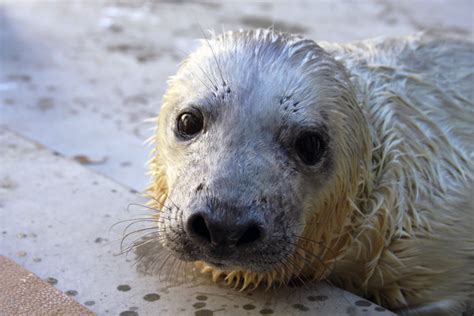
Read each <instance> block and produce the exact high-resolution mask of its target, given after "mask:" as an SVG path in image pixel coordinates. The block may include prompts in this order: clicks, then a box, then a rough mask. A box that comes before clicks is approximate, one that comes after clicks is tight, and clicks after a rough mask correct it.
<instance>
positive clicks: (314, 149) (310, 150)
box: [295, 133, 326, 166]
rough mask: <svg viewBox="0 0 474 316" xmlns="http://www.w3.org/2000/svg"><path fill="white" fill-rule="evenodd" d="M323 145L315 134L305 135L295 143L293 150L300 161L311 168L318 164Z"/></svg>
mask: <svg viewBox="0 0 474 316" xmlns="http://www.w3.org/2000/svg"><path fill="white" fill-rule="evenodd" d="M325 147H326V145H325V143H324V140H323V139H322V137H321V135H319V134H317V133H305V134H303V135H301V136H300V137H299V138H298V139H297V140H296V142H295V149H296V152H297V153H298V156H299V157H300V159H301V160H302V161H303V162H304V163H305V164H307V165H309V166H312V165H314V164H316V163H317V162H319V161H320V160H321V158H322V156H323V154H324V151H325Z"/></svg>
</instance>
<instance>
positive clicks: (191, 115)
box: [177, 111, 204, 139]
mask: <svg viewBox="0 0 474 316" xmlns="http://www.w3.org/2000/svg"><path fill="white" fill-rule="evenodd" d="M203 125H204V118H203V116H202V113H201V112H200V111H192V112H184V113H181V114H180V115H179V116H178V120H177V129H178V134H179V135H180V136H181V137H184V138H187V139H189V138H191V137H193V136H195V135H196V134H197V133H199V132H200V131H201V130H202V128H203Z"/></svg>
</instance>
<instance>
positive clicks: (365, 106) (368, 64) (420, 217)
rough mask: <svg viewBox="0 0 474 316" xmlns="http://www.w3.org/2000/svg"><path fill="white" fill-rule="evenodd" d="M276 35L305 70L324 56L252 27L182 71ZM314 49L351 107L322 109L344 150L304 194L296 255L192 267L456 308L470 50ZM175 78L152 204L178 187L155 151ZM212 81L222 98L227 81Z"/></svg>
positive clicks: (382, 45) (467, 154) (468, 172)
mask: <svg viewBox="0 0 474 316" xmlns="http://www.w3.org/2000/svg"><path fill="white" fill-rule="evenodd" d="M272 43H273V44H275V43H276V44H278V45H285V46H286V48H285V49H286V50H284V49H283V51H279V52H277V53H276V54H280V55H282V57H281V58H282V59H283V57H285V56H286V57H288V56H293V57H294V58H296V57H298V58H297V59H298V60H300V61H301V63H300V64H292V65H291V67H294V68H297V69H301V68H303V69H304V68H307V71H309V70H310V69H311V67H313V66H314V65H312V64H311V63H315V61H314V60H313V59H314V58H319V56H321V55H325V54H326V53H325V52H324V51H323V50H321V49H320V48H319V47H318V46H316V45H315V44H314V43H313V42H312V41H309V40H305V39H302V38H299V37H295V36H289V35H284V34H278V33H273V32H272V31H267V30H258V31H254V32H242V33H228V34H226V35H223V36H221V37H214V38H212V39H211V40H209V41H204V42H203V43H202V46H201V48H200V49H199V50H198V52H197V53H195V54H194V55H191V56H190V58H189V59H188V60H187V61H186V62H185V63H184V66H183V68H185V67H186V64H189V63H193V62H194V61H197V62H200V61H201V60H207V61H208V62H209V63H212V64H208V65H206V64H202V66H201V67H202V68H203V69H205V70H202V72H203V73H205V75H206V76H207V77H210V78H212V79H214V80H215V81H216V82H220V79H223V78H222V77H225V70H224V71H223V70H222V69H218V68H219V62H220V63H221V64H222V63H224V62H225V57H222V56H221V54H224V53H225V51H226V50H228V49H232V47H233V46H232V45H235V46H236V47H237V48H239V45H251V46H252V49H256V48H258V46H259V45H262V47H264V46H266V45H267V47H272V46H271V45H272ZM264 44H265V45H264ZM320 46H321V47H322V48H323V49H324V50H325V51H326V52H327V53H328V54H329V55H330V56H326V57H324V58H323V59H325V58H328V59H330V61H329V62H327V63H326V64H325V63H324V61H321V60H319V62H322V64H318V65H316V66H317V67H320V66H321V65H322V66H327V67H333V68H338V70H337V71H335V72H333V71H332V70H331V69H329V70H328V71H322V72H321V73H320V76H328V77H331V76H334V78H335V81H334V85H336V86H339V87H340V88H341V90H343V91H347V93H346V94H345V95H344V96H342V97H341V96H339V97H340V98H339V99H338V100H339V101H341V100H342V101H341V102H346V103H347V104H346V105H347V106H345V107H344V109H341V110H340V111H339V109H338V111H334V112H337V113H332V111H331V108H328V113H327V115H328V120H331V126H330V127H329V130H328V133H330V134H331V133H332V134H331V136H332V139H331V141H332V142H333V145H334V146H336V145H337V146H339V145H340V147H338V148H335V149H334V151H335V156H334V157H336V158H335V159H334V160H335V161H333V163H334V166H333V167H332V168H333V171H332V173H331V175H330V176H328V182H330V183H326V184H325V187H324V189H321V191H318V192H317V193H314V196H315V198H313V199H306V200H305V202H304V213H303V214H302V215H303V216H302V218H298V219H293V220H296V223H301V224H302V225H303V226H302V229H301V230H300V231H295V232H294V233H295V234H296V233H297V234H298V236H299V237H295V239H294V240H295V241H296V242H297V244H298V246H297V247H295V248H293V250H294V254H293V255H290V256H289V257H288V260H286V261H285V260H279V261H278V262H280V264H275V265H274V269H272V270H270V271H267V272H250V271H240V270H235V271H228V270H219V269H217V268H215V267H212V266H209V265H207V264H206V263H204V262H198V263H197V264H198V266H199V267H200V268H201V269H202V270H203V271H204V272H211V273H212V275H213V278H214V279H215V280H216V281H217V280H219V279H221V278H224V279H225V280H226V281H227V282H228V283H229V284H234V285H235V286H236V287H239V288H242V289H244V288H247V287H256V286H258V285H260V284H265V285H266V286H270V285H271V284H272V283H280V282H282V283H287V282H288V281H289V280H291V279H293V278H295V277H298V276H306V277H312V278H314V279H327V280H330V281H331V282H333V283H335V284H337V285H339V286H341V287H343V288H345V289H347V290H349V291H352V292H354V293H357V294H359V295H363V296H365V297H368V298H370V299H372V300H374V301H375V302H377V303H379V304H381V305H384V306H386V307H388V308H390V309H401V310H400V311H401V312H402V313H413V314H416V313H420V314H431V313H434V312H438V313H439V314H451V313H455V312H458V313H459V312H461V311H462V310H463V309H464V308H465V307H466V305H467V303H468V302H470V301H472V299H473V293H474V290H473V288H474V251H473V250H474V240H473V233H472V227H474V209H473V208H474V207H473V198H472V194H473V192H474V191H473V175H474V169H473V164H472V158H473V156H474V142H473V141H472V135H473V134H474V129H473V127H472V126H474V107H473V102H474V101H473V100H474V96H473V90H474V89H473V81H474V75H473V70H474V51H473V50H474V49H473V47H474V46H473V45H472V44H471V43H465V42H460V41H455V40H449V39H437V38H431V37H430V36H427V35H417V36H412V37H405V38H397V39H378V40H370V41H365V42H359V43H353V44H347V45H337V44H330V43H320ZM256 51H258V49H256ZM199 54H201V55H203V54H204V55H205V54H207V55H208V58H207V59H203V57H202V56H201V55H199ZM305 54H306V55H305ZM295 56H296V57H295ZM273 57H275V56H273ZM313 57H314V58H313ZM278 58H279V56H277V57H276V58H275V61H278ZM332 58H333V59H334V60H336V61H337V62H333V61H334V60H333V59H332ZM215 61H217V63H214V62H215ZM316 63H317V62H316ZM316 66H315V67H316ZM323 68H324V67H323ZM207 69H213V70H214V71H213V72H210V71H208V70H207ZM222 72H224V74H223V73H222ZM285 75H286V74H285ZM282 76H283V74H282ZM329 79H331V78H329ZM329 79H328V80H329ZM174 80H175V79H171V81H170V83H169V89H168V91H167V94H166V95H165V97H164V101H163V105H162V109H161V113H160V118H159V119H158V125H159V126H158V134H157V135H156V137H154V141H155V146H156V147H155V151H154V153H153V159H152V160H151V162H150V170H151V175H152V184H151V186H150V188H149V190H148V194H149V195H150V197H152V198H153V199H152V200H151V202H150V204H151V206H152V207H154V208H156V209H161V208H162V205H164V204H167V202H168V201H167V196H168V194H169V192H170V190H179V188H173V187H170V186H169V183H170V182H173V181H174V180H170V179H177V178H179V175H178V173H179V172H180V162H179V161H166V160H165V159H164V158H163V157H162V153H161V150H163V149H160V148H164V147H165V146H170V145H169V141H168V140H167V137H170V135H167V134H164V133H163V130H160V127H161V128H162V129H163V125H166V124H167V123H166V122H165V121H164V120H165V119H166V118H167V116H169V115H171V114H170V112H171V111H173V109H172V108H173V105H174V104H176V103H177V98H182V94H183V91H182V90H181V87H179V86H178V85H177V84H176V83H175V82H174ZM272 80H278V78H276V79H275V78H272ZM202 84H203V85H206V84H209V82H206V81H204V82H202ZM299 84H302V83H299ZM209 85H210V84H209ZM230 87H231V89H235V88H236V87H234V86H232V84H230ZM305 87H306V86H305ZM207 88H209V89H213V88H214V87H212V86H211V85H210V86H209V87H207ZM215 88H216V91H215V95H216V96H221V95H223V99H224V98H225V93H226V91H227V90H226V89H227V87H225V86H220V85H218V86H217V85H216V87H215ZM309 88H311V89H313V88H314V89H319V90H322V88H321V87H311V86H309ZM323 88H324V87H323ZM266 89H270V87H267V88H266ZM318 92H320V93H323V94H324V91H318ZM283 97H284V95H283ZM341 98H342V99H341ZM283 103H284V102H282V103H280V106H284V105H283ZM334 126H338V128H339V129H340V130H334V129H333V128H334ZM343 129H347V130H343ZM160 131H161V133H160ZM167 142H168V143H167ZM334 142H336V144H334ZM236 145H237V144H235V146H236ZM200 172H202V170H200ZM280 172H282V170H280ZM274 176H278V173H276V175H274ZM273 178H274V177H271V176H269V177H268V179H269V180H270V179H271V181H275V180H273ZM276 181H278V180H276ZM268 183H272V185H273V182H268ZM270 186H271V185H269V187H270ZM192 189H193V190H194V189H195V188H192ZM240 193H243V194H245V193H247V192H244V191H241V192H240ZM182 194H184V195H189V194H193V191H192V190H188V191H186V192H183V193H182ZM296 195H297V194H296ZM174 200H175V199H174ZM167 205H168V206H169V205H170V203H168V204H167ZM178 211H179V210H178V209H177V210H176V212H178ZM157 216H160V214H157ZM295 225H296V224H295ZM177 251H179V250H177ZM181 251H182V249H181ZM403 308H408V309H403Z"/></svg>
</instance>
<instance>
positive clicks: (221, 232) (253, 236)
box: [186, 213, 263, 247]
mask: <svg viewBox="0 0 474 316" xmlns="http://www.w3.org/2000/svg"><path fill="white" fill-rule="evenodd" d="M186 226H187V232H188V235H189V236H190V237H191V239H193V240H194V241H197V242H200V243H210V244H212V245H213V246H215V247H223V246H235V247H240V246H244V245H249V244H252V243H254V242H256V241H258V240H259V239H261V238H262V235H263V232H262V229H261V228H260V226H259V225H257V223H255V222H254V221H251V220H248V221H246V222H243V223H239V224H238V223H231V225H229V224H226V223H223V222H222V221H218V220H213V219H211V218H210V217H209V216H207V215H206V214H205V213H197V214H194V215H192V216H191V217H189V219H188V221H187V223H186Z"/></svg>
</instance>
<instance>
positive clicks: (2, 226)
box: [0, 129, 391, 316]
mask: <svg viewBox="0 0 474 316" xmlns="http://www.w3.org/2000/svg"><path fill="white" fill-rule="evenodd" d="M0 152H1V155H0V166H1V168H0V218H1V222H0V255H3V256H6V257H8V258H11V259H12V260H14V261H15V262H16V263H18V264H20V265H21V266H23V267H25V268H26V269H28V270H30V271H31V272H33V273H34V274H36V275H37V276H39V277H40V278H42V279H43V280H46V281H47V282H49V283H50V284H53V285H54V286H55V287H56V288H57V289H59V290H60V291H62V292H63V293H65V294H67V295H69V296H70V297H72V298H74V299H75V300H77V301H78V302H79V303H81V304H83V305H85V306H87V308H89V309H91V310H92V311H93V312H95V313H97V314H99V315H118V314H120V315H208V316H209V315H261V314H265V313H267V314H274V315H359V314H360V315H380V316H381V315H391V313H390V312H389V311H387V310H385V309H383V308H381V307H379V306H377V305H375V304H373V303H370V302H368V301H366V300H363V299H361V298H360V297H357V296H355V295H353V294H351V293H348V292H345V291H343V290H341V289H338V288H335V287H331V286H329V285H327V284H324V283H320V284H315V283H307V284H304V285H301V284H300V285H299V286H296V285H295V287H292V288H291V287H282V288H279V289H270V290H267V291H264V290H263V289H259V290H257V291H254V292H246V291H244V292H239V291H236V290H234V289H231V288H229V287H226V286H225V285H219V284H214V283H211V282H210V278H209V277H208V276H205V275H200V274H199V273H198V272H196V271H194V270H193V269H192V265H187V266H186V265H184V264H180V263H178V262H177V261H175V260H173V258H171V259H169V260H168V258H167V257H166V254H165V253H164V252H163V249H161V247H159V246H158V244H157V243H156V240H154V241H153V240H152V242H150V243H148V247H147V248H146V254H147V256H145V258H144V259H143V260H142V261H141V262H140V263H137V260H136V259H137V254H140V252H136V253H134V252H130V254H129V255H128V256H126V255H119V253H120V251H121V248H120V240H121V237H122V236H123V229H124V228H125V227H124V225H125V224H128V223H129V222H125V223H123V224H122V225H121V224H119V225H118V226H117V227H112V226H113V225H114V224H116V223H118V222H119V221H121V220H129V219H132V218H137V217H143V215H140V214H150V212H149V211H148V210H146V209H145V208H143V207H138V206H136V205H139V204H143V203H144V201H143V199H142V198H140V197H139V196H137V195H136V193H134V191H133V190H132V191H131V190H130V189H128V188H126V187H124V186H122V185H120V184H117V183H116V182H114V181H111V180H110V179H108V178H106V177H104V176H102V175H99V174H96V173H94V172H92V171H90V170H89V169H87V168H85V167H84V166H82V165H80V164H79V163H76V162H74V161H70V160H68V159H66V158H65V157H62V156H60V155H58V154H55V153H54V152H52V151H50V150H48V149H45V148H44V147H43V146H41V145H39V144H37V143H34V142H31V141H27V140H25V139H24V138H22V137H20V136H18V135H17V134H15V133H12V132H10V131H8V130H6V129H0ZM135 204H136V205H135ZM144 227H153V225H151V226H150V225H147V226H144ZM137 229H141V228H137ZM149 232H150V230H145V231H142V232H141V233H138V234H136V235H132V236H133V238H132V239H130V241H132V240H133V239H137V240H139V238H140V237H141V236H143V235H145V234H147V233H149ZM152 232H153V231H152ZM125 245H126V246H127V245H129V242H128V241H127V242H126V243H125ZM144 249H145V248H141V251H142V253H143V251H144ZM160 256H161V257H162V258H166V259H164V260H161V261H158V259H157V258H159V257H160ZM153 260H157V262H159V263H160V267H157V269H155V271H153V269H146V268H150V267H151V265H150V263H151V262H152V261H153ZM147 261H148V263H147ZM1 286H3V285H1V284H0V287H1Z"/></svg>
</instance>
